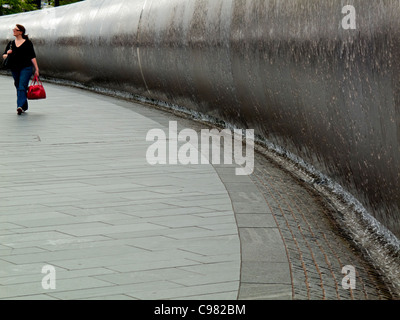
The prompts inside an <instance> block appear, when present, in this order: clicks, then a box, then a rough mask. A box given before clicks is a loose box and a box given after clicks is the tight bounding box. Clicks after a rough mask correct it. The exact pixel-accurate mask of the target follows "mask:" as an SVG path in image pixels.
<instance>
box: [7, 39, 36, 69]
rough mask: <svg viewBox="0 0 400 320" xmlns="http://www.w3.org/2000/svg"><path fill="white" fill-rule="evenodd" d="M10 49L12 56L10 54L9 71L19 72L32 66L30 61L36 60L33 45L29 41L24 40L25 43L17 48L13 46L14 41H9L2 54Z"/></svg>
mask: <svg viewBox="0 0 400 320" xmlns="http://www.w3.org/2000/svg"><path fill="white" fill-rule="evenodd" d="M10 47H11V50H12V54H10V61H11V70H21V69H23V68H26V67H30V66H32V59H33V58H36V54H35V49H34V48H33V44H32V42H31V41H30V40H28V39H26V40H25V42H24V43H23V44H21V45H20V46H19V47H17V46H16V45H15V40H14V41H10V42H9V43H8V44H7V47H6V50H5V51H4V54H7V51H8V50H10Z"/></svg>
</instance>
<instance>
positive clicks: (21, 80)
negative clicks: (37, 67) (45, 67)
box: [11, 67, 33, 111]
mask: <svg viewBox="0 0 400 320" xmlns="http://www.w3.org/2000/svg"><path fill="white" fill-rule="evenodd" d="M11 73H12V76H13V78H14V85H15V88H16V89H17V108H22V109H23V110H25V111H26V110H28V98H27V97H26V95H27V93H28V86H29V80H30V79H31V77H32V74H33V67H26V68H23V69H21V70H11Z"/></svg>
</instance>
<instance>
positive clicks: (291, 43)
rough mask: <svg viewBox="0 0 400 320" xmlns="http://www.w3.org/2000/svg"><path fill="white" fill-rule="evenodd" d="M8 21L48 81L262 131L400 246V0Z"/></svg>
mask: <svg viewBox="0 0 400 320" xmlns="http://www.w3.org/2000/svg"><path fill="white" fill-rule="evenodd" d="M346 5H351V6H352V7H345V6H346ZM352 8H353V9H354V10H352ZM0 22H1V23H0V39H2V41H3V42H2V44H3V46H5V44H6V39H12V31H11V29H12V27H13V26H14V25H15V24H16V23H20V24H23V25H25V27H26V28H27V31H28V33H29V34H30V36H31V38H32V40H33V41H34V44H35V47H36V52H37V56H38V61H39V65H40V67H41V73H42V74H43V75H46V76H50V77H56V78H59V79H64V80H71V81H76V82H79V83H83V84H84V85H87V86H91V87H94V86H97V87H102V88H108V89H111V90H119V91H124V92H128V93H130V94H134V95H138V96H141V97H145V98H147V99H153V100H157V101H164V102H168V103H170V104H173V105H178V106H182V107H185V108H187V109H191V110H195V111H200V112H202V113H204V114H207V115H211V116H213V117H216V118H219V119H223V120H225V121H226V122H229V123H231V124H233V125H236V126H237V127H239V128H243V129H244V128H250V129H255V130H256V134H258V135H260V136H262V137H264V138H266V139H268V140H269V141H271V142H273V143H275V144H277V145H279V146H282V147H283V148H285V149H286V150H288V151H290V152H291V153H293V154H296V155H298V156H299V157H301V158H303V159H304V160H306V161H307V162H308V163H310V164H312V165H313V166H314V167H316V168H317V169H318V170H320V171H321V172H323V173H324V174H326V175H327V176H329V177H331V178H332V179H333V180H335V181H336V182H338V183H340V184H341V185H342V186H344V188H345V189H346V190H347V191H349V192H350V193H351V194H353V195H354V196H355V197H356V198H357V199H358V200H359V201H360V202H361V203H362V205H363V206H364V207H365V208H366V209H367V210H368V211H369V212H370V213H371V214H372V215H373V216H374V217H375V218H376V219H377V220H378V221H380V222H381V223H382V224H383V225H384V226H386V227H387V228H388V229H389V230H391V231H392V232H393V233H394V234H395V235H396V236H397V237H398V238H400V191H399V190H400V1H398V0H348V1H342V0H257V1H255V0H112V1H111V0H109V1H106V0H86V1H83V2H79V3H76V4H73V5H68V6H64V7H58V8H54V9H46V10H41V11H37V12H30V13H24V14H19V15H13V16H5V17H1V18H0ZM82 108H84V106H82Z"/></svg>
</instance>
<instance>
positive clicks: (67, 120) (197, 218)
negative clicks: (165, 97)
mask: <svg viewBox="0 0 400 320" xmlns="http://www.w3.org/2000/svg"><path fill="white" fill-rule="evenodd" d="M45 86H46V89H47V93H48V99H46V100H43V101H34V102H31V104H30V110H29V112H28V113H27V114H25V115H22V116H17V115H16V112H15V110H14V109H15V107H14V104H15V99H16V97H15V92H14V88H13V86H12V81H11V79H10V78H8V77H3V76H0V96H1V104H0V116H1V118H0V123H1V126H0V177H1V179H0V299H109V300H112V299H221V300H225V299H229V300H234V299H289V300H290V299H301V300H302V299H333V300H338V299H346V300H347V299H390V298H393V297H392V296H391V294H390V292H389V291H388V290H387V288H386V287H385V285H384V284H383V283H382V282H381V281H380V279H379V277H378V275H377V273H376V272H375V270H374V269H373V268H372V267H371V266H370V265H369V264H368V263H367V262H366V261H365V260H364V259H363V258H362V257H361V256H360V254H358V253H357V251H356V250H355V248H353V247H352V246H351V244H349V243H348V241H347V240H346V239H345V238H344V237H343V235H342V234H341V233H340V231H339V230H338V228H337V226H335V224H334V223H333V222H332V221H331V220H330V219H329V214H328V210H329V208H327V207H326V206H325V205H324V203H323V201H322V200H321V199H320V198H318V196H316V195H315V194H314V193H313V192H312V191H310V190H308V189H307V188H306V186H303V185H302V184H301V183H299V182H298V181H297V180H295V179H294V178H292V177H291V175H290V174H289V173H286V172H285V171H283V170H282V169H281V168H279V167H277V166H276V165H274V164H273V163H272V162H270V161H269V160H267V159H266V158H265V157H263V156H261V155H259V154H257V155H256V159H255V172H254V173H253V174H252V175H251V176H236V175H235V166H234V165H215V166H211V165H186V166H184V165H163V166H150V165H149V164H148V163H147V162H146V157H145V155H146V151H147V148H148V147H149V145H150V144H151V143H149V142H146V134H147V132H148V131H149V130H150V129H162V130H164V131H165V132H168V125H169V121H177V122H178V127H179V130H181V129H182V128H192V129H194V130H196V131H197V132H199V130H201V129H203V128H208V127H207V126H206V125H204V124H201V123H198V122H193V121H191V120H189V119H184V118H181V117H178V116H176V115H174V114H172V113H168V112H164V111H162V110H158V109H154V108H148V107H146V106H142V105H139V104H136V103H132V102H128V101H124V100H118V99H114V98H110V97H106V96H101V95H97V94H94V93H91V92H86V91H83V90H79V89H73V88H68V87H62V86H56V85H52V84H48V83H45ZM45 265H50V266H53V267H54V268H55V270H56V288H55V289H47V290H46V289H44V288H43V287H42V280H43V278H44V277H45V274H43V273H42V267H43V266H45ZM345 265H352V266H355V268H356V270H357V286H356V289H354V290H346V289H344V288H343V287H342V279H343V277H344V274H342V273H341V271H342V267H343V266H345Z"/></svg>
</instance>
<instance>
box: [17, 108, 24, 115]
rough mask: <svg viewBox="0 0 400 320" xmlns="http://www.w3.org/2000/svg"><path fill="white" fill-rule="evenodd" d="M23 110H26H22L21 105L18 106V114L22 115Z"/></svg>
mask: <svg viewBox="0 0 400 320" xmlns="http://www.w3.org/2000/svg"><path fill="white" fill-rule="evenodd" d="M23 112H24V110H22V108H21V107H19V108H17V113H18V115H21V113H23Z"/></svg>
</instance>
